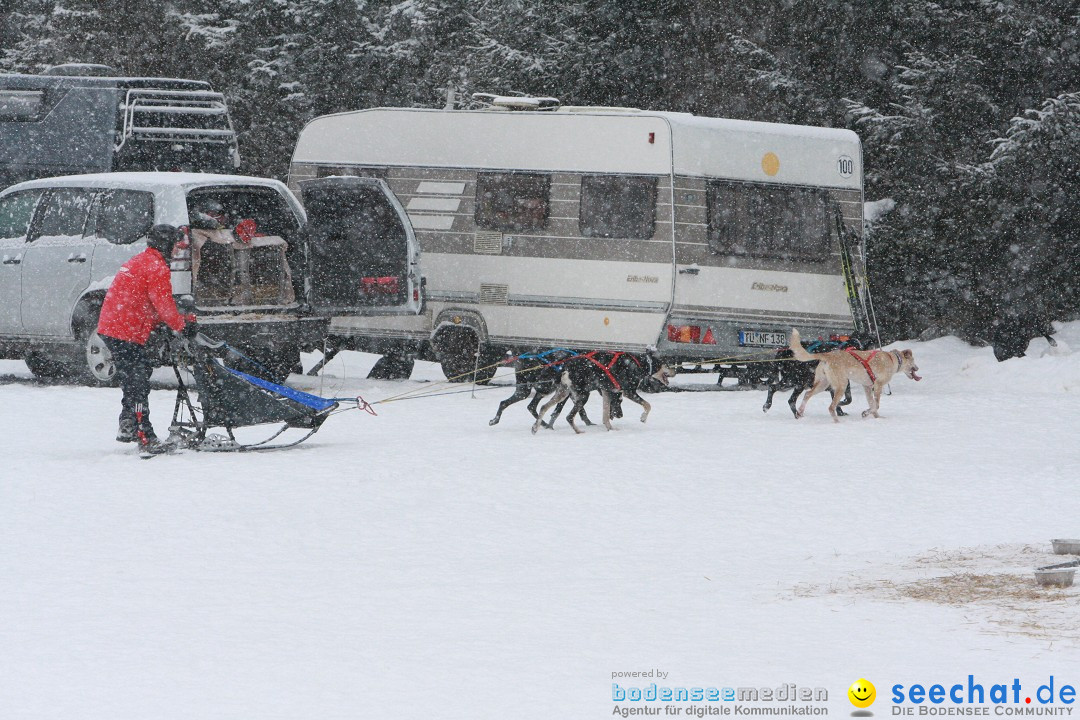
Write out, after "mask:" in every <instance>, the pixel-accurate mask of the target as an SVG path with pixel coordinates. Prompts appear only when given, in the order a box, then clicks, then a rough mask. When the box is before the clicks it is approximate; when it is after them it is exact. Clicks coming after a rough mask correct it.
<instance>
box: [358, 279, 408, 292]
mask: <svg viewBox="0 0 1080 720" xmlns="http://www.w3.org/2000/svg"><path fill="white" fill-rule="evenodd" d="M360 288H361V289H362V290H363V291H364V294H365V295H397V294H398V292H399V291H400V289H401V278H397V277H393V276H388V277H365V278H360Z"/></svg>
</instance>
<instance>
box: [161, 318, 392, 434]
mask: <svg viewBox="0 0 1080 720" xmlns="http://www.w3.org/2000/svg"><path fill="white" fill-rule="evenodd" d="M217 354H221V355H229V354H232V355H233V357H234V359H237V360H240V361H246V362H248V363H254V361H252V360H251V359H250V358H247V357H245V356H243V355H242V354H240V353H238V352H236V351H235V350H233V349H232V348H230V347H229V346H228V345H227V344H226V343H224V342H222V341H220V340H214V339H212V338H209V337H207V336H205V335H203V334H201V333H199V334H198V335H196V336H195V338H193V339H191V340H187V341H185V342H183V344H182V346H181V347H180V348H178V351H177V352H176V353H175V354H174V358H175V361H174V363H173V372H174V373H175V374H176V382H177V391H176V403H175V404H174V406H173V416H172V422H171V424H170V426H169V437H168V439H167V440H166V445H168V446H169V448H170V452H172V451H175V450H197V451H202V452H246V451H267V450H283V449H285V448H290V447H295V446H296V445H299V444H300V443H302V442H304V441H305V440H307V439H308V438H310V437H311V436H312V435H314V434H315V433H316V432H318V431H319V428H321V427H322V424H323V422H325V421H326V418H328V417H329V416H330V415H332V414H334V413H335V412H339V411H340V410H341V409H342V408H341V405H342V403H348V402H353V403H356V407H357V408H361V407H362V408H364V409H366V410H368V412H370V413H371V414H374V411H372V410H371V408H370V407H369V406H368V405H367V403H365V402H364V401H363V400H362V399H361V398H323V397H320V396H318V395H313V394H311V393H306V392H303V391H301V390H296V389H294V388H290V387H288V386H286V385H279V384H277V383H273V382H270V381H268V380H265V379H263V378H260V377H257V376H255V375H252V374H249V373H246V372H243V371H241V370H238V369H235V368H232V367H228V366H226V365H225V363H223V362H222V360H221V359H220V358H219V357H216V355H217ZM181 367H183V368H184V369H189V370H190V377H191V378H192V379H193V381H194V385H192V384H189V382H188V380H186V379H185V377H184V375H185V373H183V372H181ZM193 394H194V395H195V399H194V400H193V399H192V395H193ZM344 409H346V410H349V409H352V408H344ZM253 426H267V427H268V429H269V431H270V432H271V433H272V434H271V435H270V436H269V437H267V438H266V439H264V440H261V441H259V442H254V443H245V442H240V441H239V440H238V439H237V437H236V434H235V432H234V431H235V430H237V429H239V428H245V427H253ZM213 430H219V431H220V432H211V431H213ZM294 430H295V431H298V432H297V433H291V434H290V435H289V436H288V441H278V442H275V441H276V440H278V438H281V437H282V436H283V435H286V433H289V431H294ZM297 434H300V436H299V437H295V436H296V435H297Z"/></svg>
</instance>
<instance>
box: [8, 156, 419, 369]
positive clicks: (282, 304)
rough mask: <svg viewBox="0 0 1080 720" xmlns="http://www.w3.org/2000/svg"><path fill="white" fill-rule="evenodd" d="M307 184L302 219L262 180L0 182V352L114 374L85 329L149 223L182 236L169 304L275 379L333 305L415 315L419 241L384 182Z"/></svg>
mask: <svg viewBox="0 0 1080 720" xmlns="http://www.w3.org/2000/svg"><path fill="white" fill-rule="evenodd" d="M304 194H305V198H308V202H309V204H310V205H311V206H312V207H313V208H314V209H315V210H316V212H313V213H312V215H311V217H310V222H309V217H308V216H307V215H306V214H305V212H304V208H303V207H302V206H301V205H300V203H299V202H298V201H297V199H296V197H295V196H294V195H293V194H292V193H291V192H290V191H289V189H288V188H287V187H286V186H285V185H283V184H282V183H280V182H278V181H276V180H270V179H265V178H254V177H242V176H235V175H209V174H201V173H165V172H147V173H142V172H133V173H103V174H96V175H73V176H66V177H57V178H46V179H41V180H31V181H28V182H23V183H19V184H17V185H13V186H11V187H9V188H7V189H5V190H4V191H3V192H0V357H5V358H24V359H25V360H26V363H27V365H28V366H29V367H30V370H31V371H32V372H33V373H34V374H35V375H38V376H42V377H55V376H64V375H72V374H76V375H78V376H80V377H81V378H82V379H83V380H85V381H87V382H90V383H92V384H101V385H105V384H111V383H112V382H113V381H114V378H115V372H116V371H115V366H114V365H113V363H112V359H111V357H110V356H109V353H108V351H107V350H106V348H105V347H104V345H103V344H102V343H101V342H100V339H99V338H98V336H97V334H96V333H95V332H94V331H95V328H96V327H97V319H98V314H99V312H100V308H101V302H102V300H103V299H104V297H105V292H106V291H107V290H108V288H109V285H110V284H111V282H112V278H113V276H114V275H115V273H116V272H117V270H118V269H119V268H120V266H121V265H123V263H125V262H126V261H127V260H128V259H129V258H131V257H132V256H134V255H135V254H137V253H139V252H141V251H142V250H143V249H145V247H146V244H145V237H146V233H147V231H148V230H149V229H150V228H151V227H152V226H153V225H155V224H159V223H168V224H170V225H175V226H177V227H181V228H183V229H184V230H185V232H186V235H187V241H186V242H185V243H181V244H180V246H179V247H178V250H177V252H176V253H175V254H174V256H173V258H172V271H173V272H172V285H173V292H174V294H175V295H176V296H178V301H181V302H182V304H184V305H186V306H188V307H190V308H193V311H194V312H195V314H196V316H197V317H198V322H199V323H200V325H202V327H203V328H204V329H205V331H206V332H207V334H209V335H212V336H215V337H218V338H220V339H223V340H225V341H226V342H228V343H230V344H231V345H233V346H234V347H237V348H238V349H240V351H241V352H243V353H245V354H247V355H249V356H250V357H252V358H253V359H254V360H256V362H257V363H258V364H259V365H261V366H262V367H264V368H266V369H267V370H268V373H267V374H269V375H271V376H272V377H274V378H276V379H279V380H280V379H282V378H284V377H285V376H287V375H288V373H289V371H290V370H293V369H294V368H295V366H296V364H297V362H298V361H299V353H300V351H301V350H303V349H311V348H314V347H317V346H319V345H320V344H321V343H322V342H323V340H324V338H325V336H326V332H327V326H328V322H329V321H328V318H329V317H330V316H331V315H333V316H349V315H387V314H416V313H418V312H420V309H421V305H422V301H423V298H422V297H421V283H420V276H419V261H420V259H419V252H418V249H417V244H416V238H415V235H414V234H413V229H412V226H411V224H410V223H409V219H408V216H407V215H406V213H405V210H404V208H403V207H402V206H401V205H400V203H398V201H397V200H396V198H395V197H394V195H393V194H392V193H391V192H390V190H389V188H388V187H387V185H386V183H385V182H383V181H382V180H378V179H374V178H356V177H349V178H345V177H342V178H325V179H321V180H319V181H316V182H314V183H312V187H310V188H305V190H304ZM161 346H162V343H160V342H159V343H157V345H156V347H161ZM158 359H159V361H162V362H163V361H164V360H165V358H164V356H163V355H160V354H159V357H158Z"/></svg>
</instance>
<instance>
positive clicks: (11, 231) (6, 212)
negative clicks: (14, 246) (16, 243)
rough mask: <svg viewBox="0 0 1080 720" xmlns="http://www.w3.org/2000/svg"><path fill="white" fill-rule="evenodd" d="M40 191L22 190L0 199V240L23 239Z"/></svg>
mask: <svg viewBox="0 0 1080 720" xmlns="http://www.w3.org/2000/svg"><path fill="white" fill-rule="evenodd" d="M39 197H41V191H40V190H24V191H23V192H18V193H12V194H11V195H8V196H7V197H5V198H0V239H9V238H25V237H26V230H27V228H29V227H30V218H31V217H33V215H34V207H35V206H36V205H37V201H38V198H39Z"/></svg>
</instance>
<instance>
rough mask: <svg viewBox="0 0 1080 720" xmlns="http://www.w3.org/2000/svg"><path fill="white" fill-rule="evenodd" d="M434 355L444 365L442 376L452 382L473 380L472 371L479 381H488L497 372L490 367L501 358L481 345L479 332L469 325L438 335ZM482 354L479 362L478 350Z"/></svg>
mask: <svg viewBox="0 0 1080 720" xmlns="http://www.w3.org/2000/svg"><path fill="white" fill-rule="evenodd" d="M434 345H435V356H436V357H437V358H438V359H439V364H440V365H441V366H442V371H443V375H445V376H446V379H447V380H449V381H450V382H473V370H475V369H476V368H477V367H479V368H480V369H479V370H478V371H477V372H476V373H475V374H476V380H475V382H477V383H486V382H487V381H488V380H491V378H492V376H493V375H495V368H494V367H487V366H488V365H491V364H492V363H493V362H495V361H496V360H497V359H498V356H497V355H496V356H495V357H494V358H492V355H493V353H491V352H488V349H487V348H486V347H484V346H481V345H480V339H479V338H478V337H477V335H476V332H475V331H473V330H472V329H471V328H467V327H456V328H448V329H446V330H443V331H442V332H440V333H439V334H438V336H436V338H435V343H434ZM477 352H479V353H480V358H479V361H477V357H476V353H477Z"/></svg>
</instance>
